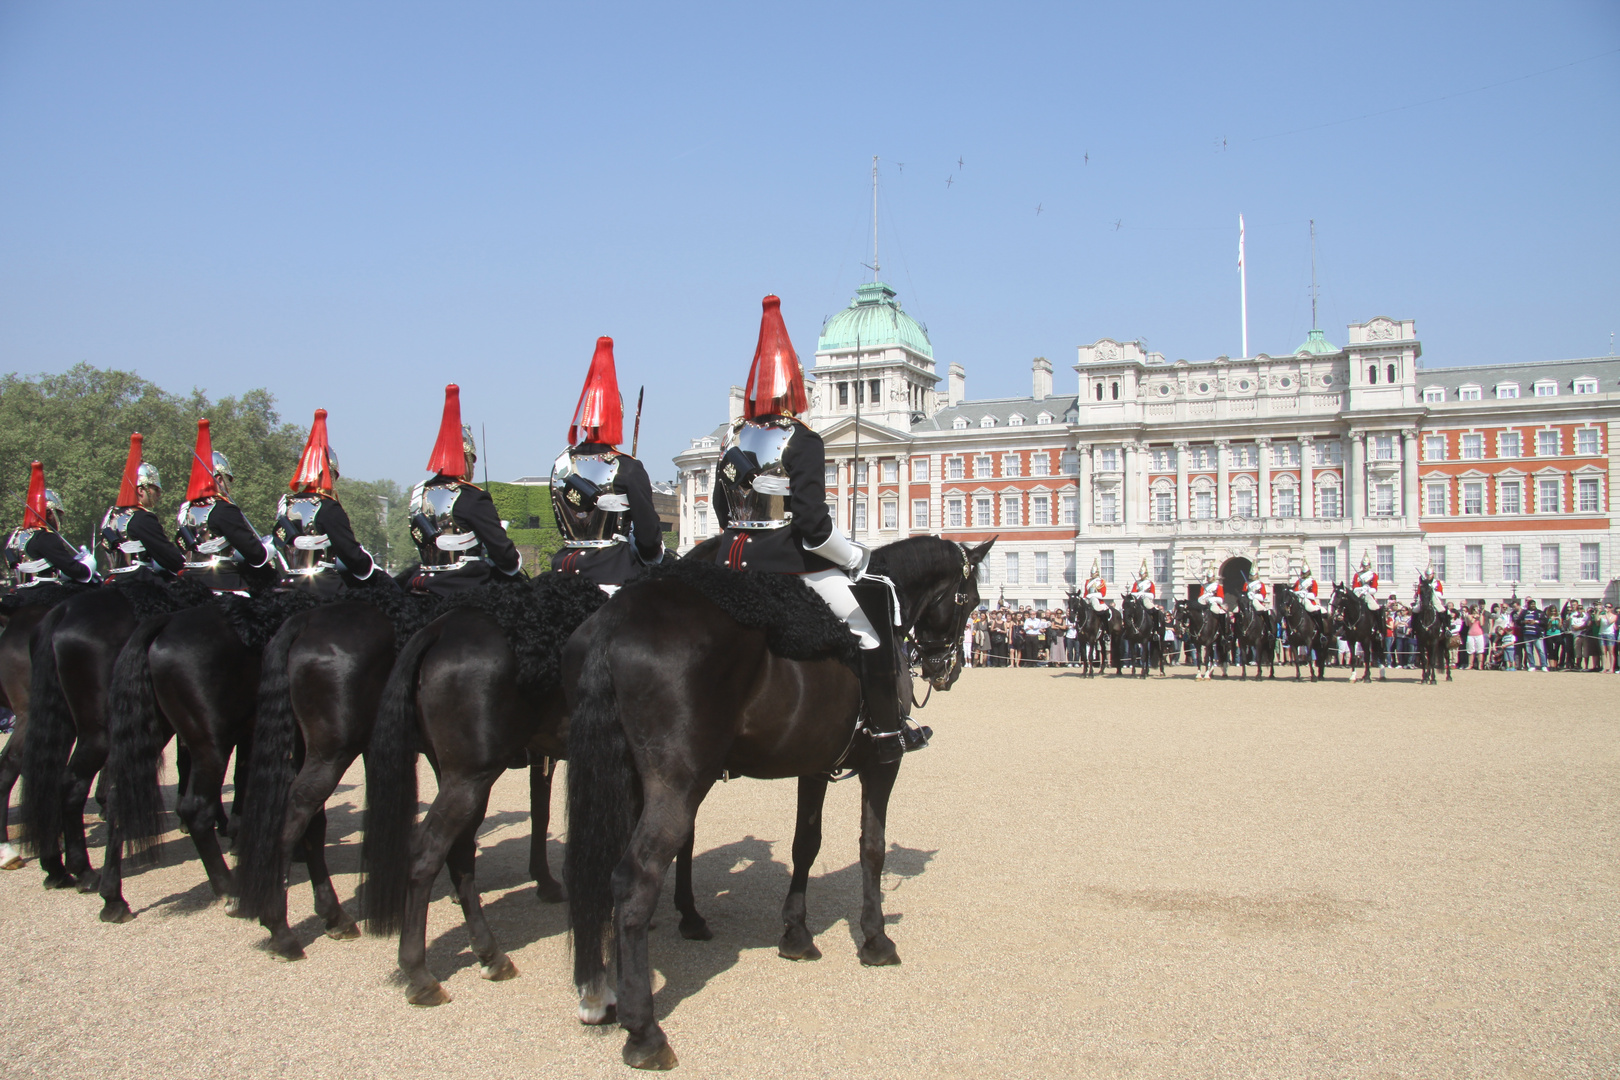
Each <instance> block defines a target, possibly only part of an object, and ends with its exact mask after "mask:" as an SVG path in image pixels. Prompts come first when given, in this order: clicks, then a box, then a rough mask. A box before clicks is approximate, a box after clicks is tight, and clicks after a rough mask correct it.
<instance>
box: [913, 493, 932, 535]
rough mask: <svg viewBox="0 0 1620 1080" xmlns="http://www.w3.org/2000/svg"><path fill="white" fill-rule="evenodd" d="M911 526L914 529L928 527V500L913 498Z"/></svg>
mask: <svg viewBox="0 0 1620 1080" xmlns="http://www.w3.org/2000/svg"><path fill="white" fill-rule="evenodd" d="M911 527H912V528H913V529H927V528H928V500H927V499H912V500H911Z"/></svg>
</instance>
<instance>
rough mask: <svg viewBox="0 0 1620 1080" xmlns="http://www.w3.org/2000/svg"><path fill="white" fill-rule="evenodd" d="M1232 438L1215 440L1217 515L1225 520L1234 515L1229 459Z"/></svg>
mask: <svg viewBox="0 0 1620 1080" xmlns="http://www.w3.org/2000/svg"><path fill="white" fill-rule="evenodd" d="M1229 445H1230V440H1227V439H1216V440H1215V516H1216V517H1218V518H1220V519H1221V520H1222V521H1225V520H1226V519H1227V518H1229V517H1231V516H1232V493H1231V491H1229V490H1228V488H1229V487H1230V486H1231V482H1232V470H1231V467H1230V465H1229V463H1228V460H1227V447H1228V446H1229Z"/></svg>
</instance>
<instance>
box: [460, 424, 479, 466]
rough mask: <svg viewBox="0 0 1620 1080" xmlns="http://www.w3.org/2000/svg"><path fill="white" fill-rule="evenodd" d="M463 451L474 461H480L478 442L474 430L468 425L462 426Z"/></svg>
mask: <svg viewBox="0 0 1620 1080" xmlns="http://www.w3.org/2000/svg"><path fill="white" fill-rule="evenodd" d="M461 451H462V453H464V454H466V455H467V456H468V457H470V458H472V459H473V460H474V461H477V460H478V440H477V439H474V438H473V433H472V428H470V427H468V426H467V425H466V424H462V425H461Z"/></svg>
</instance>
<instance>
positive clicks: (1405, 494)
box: [1401, 428, 1418, 528]
mask: <svg viewBox="0 0 1620 1080" xmlns="http://www.w3.org/2000/svg"><path fill="white" fill-rule="evenodd" d="M1401 513H1402V514H1403V515H1404V516H1405V518H1406V525H1407V527H1408V528H1416V527H1417V524H1418V456H1417V429H1416V428H1402V429H1401Z"/></svg>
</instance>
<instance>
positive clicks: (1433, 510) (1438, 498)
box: [1423, 481, 1451, 517]
mask: <svg viewBox="0 0 1620 1080" xmlns="http://www.w3.org/2000/svg"><path fill="white" fill-rule="evenodd" d="M1450 486H1451V485H1449V484H1447V483H1445V482H1444V481H1438V482H1436V481H1430V482H1428V483H1426V484H1424V485H1423V516H1424V517H1446V516H1447V514H1446V511H1447V509H1448V506H1449V500H1448V498H1447V496H1448V495H1449V492H1448V491H1447V490H1446V489H1447V488H1449V487H1450Z"/></svg>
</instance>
